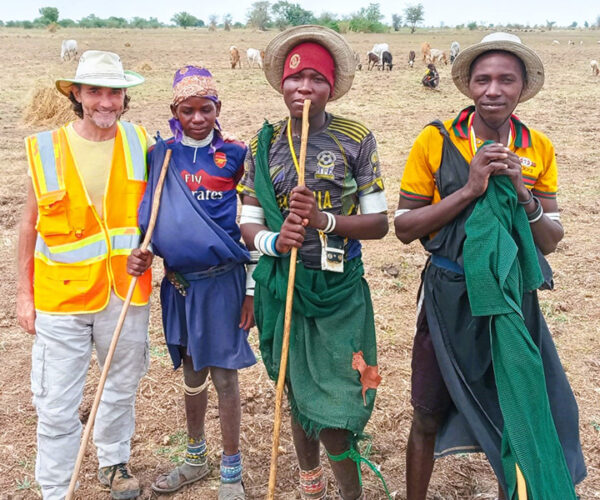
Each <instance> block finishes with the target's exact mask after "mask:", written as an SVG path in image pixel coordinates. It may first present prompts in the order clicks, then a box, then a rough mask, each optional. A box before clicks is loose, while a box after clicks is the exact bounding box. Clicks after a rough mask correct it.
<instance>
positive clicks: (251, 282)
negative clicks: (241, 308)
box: [246, 263, 256, 296]
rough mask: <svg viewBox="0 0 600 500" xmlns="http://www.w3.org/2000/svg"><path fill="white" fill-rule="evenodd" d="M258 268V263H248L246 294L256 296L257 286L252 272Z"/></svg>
mask: <svg viewBox="0 0 600 500" xmlns="http://www.w3.org/2000/svg"><path fill="white" fill-rule="evenodd" d="M255 269H256V264H253V263H249V264H246V295H252V296H254V287H255V286H256V282H255V281H254V278H253V277H252V273H253V272H254V270H255Z"/></svg>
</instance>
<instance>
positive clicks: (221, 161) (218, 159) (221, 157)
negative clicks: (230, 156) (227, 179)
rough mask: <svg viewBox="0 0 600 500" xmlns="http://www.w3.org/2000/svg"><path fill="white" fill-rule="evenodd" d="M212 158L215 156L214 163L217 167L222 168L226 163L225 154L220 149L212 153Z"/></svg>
mask: <svg viewBox="0 0 600 500" xmlns="http://www.w3.org/2000/svg"><path fill="white" fill-rule="evenodd" d="M214 158H215V165H216V166H217V167H219V168H223V167H224V166H225V165H227V155H226V154H225V153H223V152H221V151H217V152H216V153H215V154H214Z"/></svg>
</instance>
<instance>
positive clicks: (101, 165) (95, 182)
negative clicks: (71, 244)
mask: <svg viewBox="0 0 600 500" xmlns="http://www.w3.org/2000/svg"><path fill="white" fill-rule="evenodd" d="M73 123H74V122H71V123H69V124H68V125H67V127H66V130H67V138H68V141H69V146H70V147H71V153H72V155H73V159H74V161H75V164H76V165H77V169H78V170H79V173H80V175H81V180H82V182H83V185H84V187H85V190H86V191H87V193H88V196H89V198H90V201H91V202H92V204H93V205H94V207H95V208H96V212H98V216H99V217H100V218H102V215H103V201H104V193H105V191H106V183H107V181H108V175H109V173H110V166H111V164H112V157H113V149H114V145H115V139H114V137H113V138H112V139H109V140H107V141H90V140H88V139H85V138H84V137H81V136H80V135H79V134H78V133H77V132H76V131H75V128H74V127H73ZM144 132H146V141H147V144H148V147H150V146H152V145H153V144H154V142H155V141H154V139H153V138H152V137H151V136H149V135H148V132H147V131H146V129H144Z"/></svg>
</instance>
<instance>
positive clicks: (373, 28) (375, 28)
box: [349, 3, 387, 33]
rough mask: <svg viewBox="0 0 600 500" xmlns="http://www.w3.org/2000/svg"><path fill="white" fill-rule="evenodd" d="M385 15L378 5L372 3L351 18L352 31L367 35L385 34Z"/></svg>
mask: <svg viewBox="0 0 600 500" xmlns="http://www.w3.org/2000/svg"><path fill="white" fill-rule="evenodd" d="M382 19H383V14H382V13H381V11H380V10H379V4H378V3H371V4H369V6H368V7H363V8H362V9H360V10H359V11H358V12H355V13H354V14H352V15H351V16H350V25H349V27H350V29H351V30H352V31H362V32H365V33H383V32H384V31H387V26H386V25H385V24H383V23H382V22H381V20H382Z"/></svg>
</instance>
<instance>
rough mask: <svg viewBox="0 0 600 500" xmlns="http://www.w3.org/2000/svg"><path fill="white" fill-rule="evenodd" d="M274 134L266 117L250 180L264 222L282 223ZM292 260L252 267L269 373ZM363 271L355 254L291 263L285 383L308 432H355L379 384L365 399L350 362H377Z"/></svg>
mask: <svg viewBox="0 0 600 500" xmlns="http://www.w3.org/2000/svg"><path fill="white" fill-rule="evenodd" d="M272 134H273V128H272V126H271V125H269V124H268V123H265V125H264V126H263V128H262V130H261V131H260V133H259V135H258V149H257V153H256V158H255V163H256V173H255V179H254V187H255V190H256V196H257V198H258V201H259V202H260V204H261V206H262V208H263V209H264V211H265V218H266V222H267V226H268V227H269V229H270V230H271V231H279V230H280V228H281V225H282V224H283V216H282V214H281V212H280V211H279V208H278V206H277V201H276V198H275V192H274V190H273V185H272V183H271V178H270V176H269V167H268V154H269V147H270V143H271V137H272ZM289 265H290V259H289V257H279V258H275V257H269V256H267V255H262V256H261V257H260V260H259V262H258V265H257V267H256V270H255V271H254V274H253V277H254V279H255V281H256V290H255V295H254V313H255V318H256V325H257V327H258V330H259V340H260V350H261V354H262V358H263V362H264V363H265V366H266V368H267V372H268V374H269V376H270V377H271V378H272V379H273V380H276V379H277V376H278V374H279V363H280V358H281V344H282V337H283V324H284V316H285V299H286V292H287V282H288V273H289ZM363 274H364V269H363V265H362V261H361V260H360V259H359V258H356V259H352V260H351V261H348V262H346V263H345V271H344V272H343V273H332V272H326V271H321V270H313V269H308V268H305V267H304V266H303V265H302V263H301V262H297V264H296V280H295V288H294V303H293V311H292V321H291V330H290V347H289V362H288V367H287V374H286V387H287V391H288V400H289V402H290V407H291V410H292V413H293V415H294V417H295V418H296V419H297V421H298V422H299V423H300V425H302V427H303V429H304V430H305V431H306V432H307V434H308V435H310V436H313V437H316V436H318V434H319V432H320V431H321V429H324V428H338V429H347V430H349V431H351V432H352V433H353V434H355V435H358V436H360V435H361V434H362V431H363V429H364V427H365V425H366V423H367V421H368V420H369V417H370V416H371V412H372V411H373V404H374V402H375V392H376V391H375V390H374V389H369V390H368V391H367V392H366V404H365V402H364V401H363V396H362V385H361V382H360V374H359V372H358V371H357V370H355V369H353V368H352V359H353V354H354V353H357V352H359V351H362V353H363V357H364V360H365V362H366V363H367V365H376V364H377V351H376V342H375V326H374V321H373V308H372V303H371V296H370V293H369V287H368V285H367V283H366V281H365V280H364V278H363Z"/></svg>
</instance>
